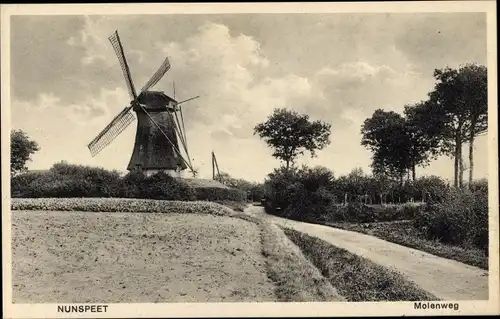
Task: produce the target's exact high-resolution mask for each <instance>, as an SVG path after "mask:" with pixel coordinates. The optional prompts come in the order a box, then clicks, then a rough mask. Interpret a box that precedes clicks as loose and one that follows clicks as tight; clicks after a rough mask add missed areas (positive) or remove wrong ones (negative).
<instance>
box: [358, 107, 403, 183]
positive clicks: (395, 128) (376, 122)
mask: <svg viewBox="0 0 500 319" xmlns="http://www.w3.org/2000/svg"><path fill="white" fill-rule="evenodd" d="M361 134H362V140H361V145H363V146H366V147H367V148H369V149H370V150H371V151H372V152H373V157H372V168H373V170H374V172H376V173H384V174H388V175H393V176H394V175H395V176H398V177H399V180H400V182H401V183H403V176H404V174H405V172H406V171H407V170H408V169H409V168H410V167H411V159H410V155H411V152H410V151H411V150H410V148H411V141H410V135H409V133H408V128H407V126H406V122H405V119H404V118H403V117H402V116H401V115H399V114H398V113H396V112H393V111H390V112H386V111H384V110H381V109H378V110H376V111H375V112H374V113H373V115H372V117H371V118H368V119H366V120H365V121H364V123H363V126H362V127H361Z"/></svg>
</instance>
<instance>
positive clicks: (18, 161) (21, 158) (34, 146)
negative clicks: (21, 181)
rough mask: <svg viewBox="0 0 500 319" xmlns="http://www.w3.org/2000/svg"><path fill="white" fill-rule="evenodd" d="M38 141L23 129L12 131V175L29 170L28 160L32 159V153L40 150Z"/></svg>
mask: <svg viewBox="0 0 500 319" xmlns="http://www.w3.org/2000/svg"><path fill="white" fill-rule="evenodd" d="M39 150H40V147H39V146H38V143H37V142H35V141H33V140H30V138H29V136H28V135H27V134H26V133H25V132H23V131H22V130H13V131H11V132H10V173H11V174H12V175H15V174H18V173H21V172H23V171H26V170H27V167H26V162H28V161H31V155H32V154H34V153H35V152H37V151H39Z"/></svg>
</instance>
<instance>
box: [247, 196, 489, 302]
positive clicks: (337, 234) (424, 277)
mask: <svg viewBox="0 0 500 319" xmlns="http://www.w3.org/2000/svg"><path fill="white" fill-rule="evenodd" d="M245 213H247V214H249V215H252V216H257V217H260V218H264V219H266V220H268V221H270V222H273V223H275V224H277V225H280V226H285V227H289V228H293V229H295V230H298V231H300V232H303V233H306V234H308V235H310V236H314V237H318V238H320V239H322V240H324V241H327V242H329V243H331V244H332V245H335V246H337V247H340V248H343V249H346V250H348V251H350V252H352V253H354V254H356V255H359V256H362V257H365V258H367V259H370V260H372V261H373V262H376V263H377V264H380V265H382V266H385V267H388V268H392V269H396V270H397V271H399V272H400V273H402V274H403V275H404V276H406V277H407V278H408V279H409V280H411V281H413V282H415V283H416V284H417V285H419V286H420V287H422V288H423V289H425V290H426V291H428V292H430V293H432V294H434V295H435V296H437V297H438V298H440V299H443V300H487V299H488V271H486V270H483V269H480V268H476V267H473V266H469V265H465V264H462V263H460V262H457V261H454V260H450V259H445V258H441V257H437V256H434V255H431V254H429V253H425V252H422V251H419V250H416V249H412V248H408V247H404V246H401V245H397V244H394V243H390V242H387V241H385V240H382V239H379V238H376V237H373V236H369V235H365V234H361V233H357V232H351V231H346V230H341V229H336V228H332V227H328V226H322V225H315V224H309V223H303V222H298V221H293V220H288V219H285V218H280V217H276V216H272V215H267V214H265V212H264V209H263V207H258V206H249V207H248V208H247V209H246V210H245Z"/></svg>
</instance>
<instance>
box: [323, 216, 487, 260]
mask: <svg viewBox="0 0 500 319" xmlns="http://www.w3.org/2000/svg"><path fill="white" fill-rule="evenodd" d="M328 226H332V227H336V228H340V229H345V230H351V231H356V232H359V233H363V234H367V235H372V236H375V237H378V238H380V239H383V240H387V241H390V242H392V243H395V244H399V245H402V246H406V247H410V248H415V249H418V250H421V251H425V252H427V253H430V254H433V255H436V256H439V257H443V258H448V259H452V260H456V261H459V262H462V263H464V264H467V265H471V266H476V267H479V268H481V269H486V270H487V269H488V256H487V255H486V254H485V253H484V252H483V251H481V250H480V249H477V248H464V247H460V246H454V245H449V244H444V243H442V242H440V241H438V240H429V239H426V238H425V235H424V234H422V233H421V232H420V231H419V230H418V229H417V228H415V227H414V226H413V221H409V220H408V221H395V222H380V223H366V224H351V223H329V224H328Z"/></svg>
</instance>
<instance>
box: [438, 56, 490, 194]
mask: <svg viewBox="0 0 500 319" xmlns="http://www.w3.org/2000/svg"><path fill="white" fill-rule="evenodd" d="M434 77H435V79H436V81H437V82H436V84H435V86H434V90H433V91H432V92H430V93H429V103H431V104H434V107H433V113H432V115H431V116H433V117H434V118H436V119H439V120H440V121H442V123H443V130H442V131H441V139H442V144H441V149H442V152H443V153H445V154H447V155H449V156H452V157H453V158H454V160H455V163H454V168H455V169H454V171H455V174H454V186H455V187H457V186H458V187H462V185H463V171H464V170H463V167H462V145H463V143H464V142H466V141H468V142H469V161H470V163H469V165H470V175H469V180H471V179H472V176H473V175H472V174H473V165H474V161H473V155H472V153H473V148H474V139H475V137H476V136H477V135H478V134H480V133H481V132H484V131H485V130H486V129H487V116H488V115H487V71H486V67H484V66H477V65H475V64H467V65H465V66H461V67H460V68H459V69H458V70H456V69H452V68H449V67H447V68H444V69H438V70H435V71H434Z"/></svg>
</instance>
